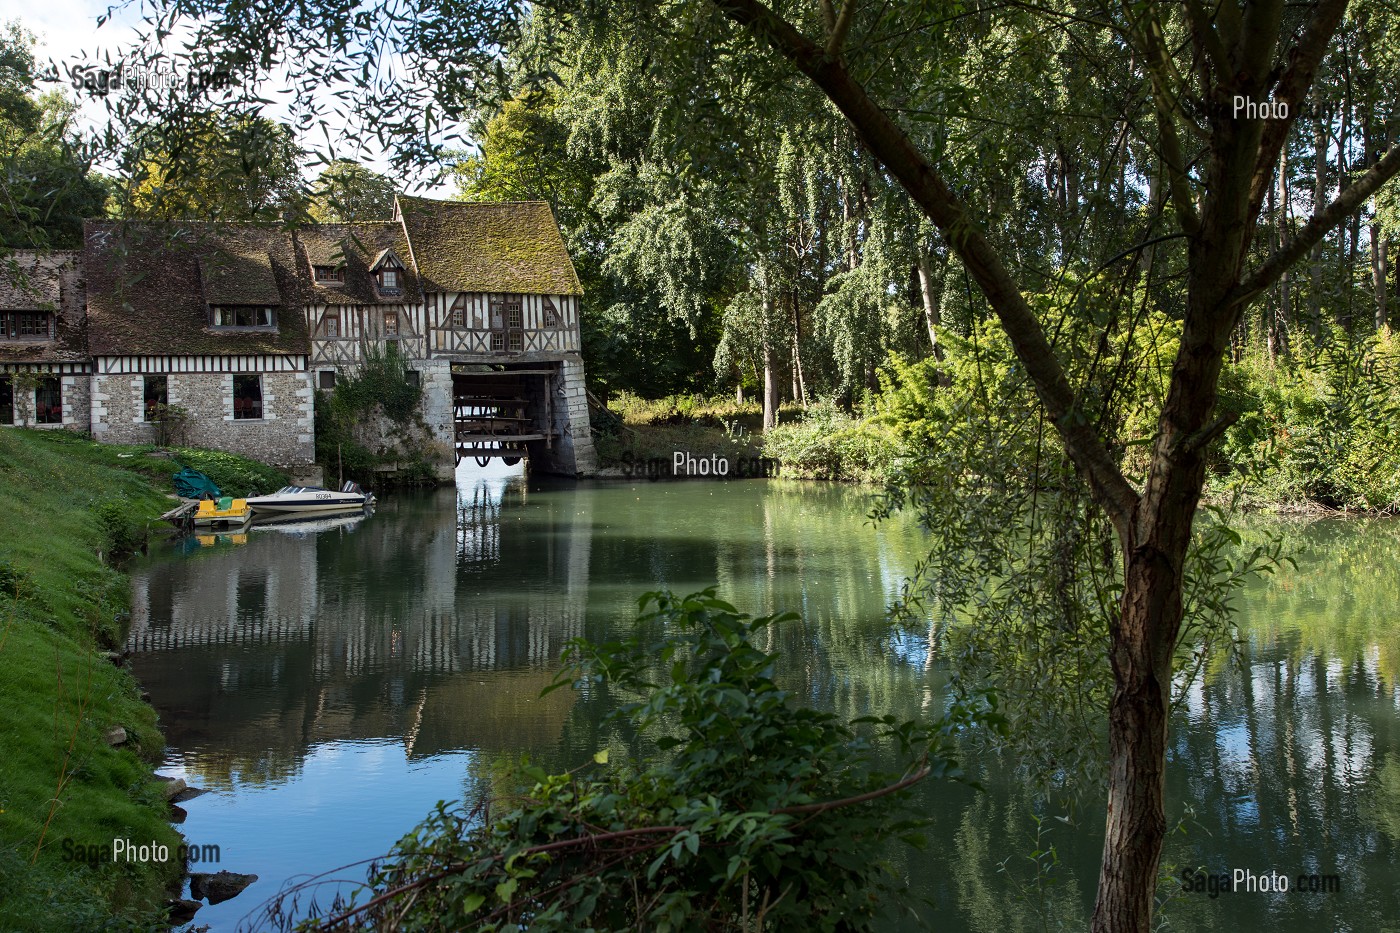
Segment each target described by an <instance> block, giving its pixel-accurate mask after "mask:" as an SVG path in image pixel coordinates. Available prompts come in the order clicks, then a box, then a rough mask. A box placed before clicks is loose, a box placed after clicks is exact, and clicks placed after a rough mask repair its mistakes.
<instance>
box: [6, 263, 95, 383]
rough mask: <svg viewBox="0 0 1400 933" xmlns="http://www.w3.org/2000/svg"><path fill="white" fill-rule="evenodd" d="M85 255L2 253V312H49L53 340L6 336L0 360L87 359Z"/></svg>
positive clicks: (19, 361)
mask: <svg viewBox="0 0 1400 933" xmlns="http://www.w3.org/2000/svg"><path fill="white" fill-rule="evenodd" d="M83 300H84V294H83V278H82V264H81V255H80V254H79V253H78V252H77V251H76V250H52V251H50V252H43V253H36V252H31V251H28V250H25V251H16V252H12V253H8V254H0V310H5V311H49V312H53V314H54V336H53V339H52V340H15V341H10V340H3V339H0V363H69V362H77V361H81V360H85V359H87V356H88V351H87V333H86V330H85V327H84V322H83Z"/></svg>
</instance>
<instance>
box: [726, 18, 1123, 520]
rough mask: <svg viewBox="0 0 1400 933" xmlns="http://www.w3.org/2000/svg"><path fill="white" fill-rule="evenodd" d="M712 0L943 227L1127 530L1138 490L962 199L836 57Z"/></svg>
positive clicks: (1073, 453) (780, 24) (1096, 491)
mask: <svg viewBox="0 0 1400 933" xmlns="http://www.w3.org/2000/svg"><path fill="white" fill-rule="evenodd" d="M712 2H713V3H714V4H715V6H716V7H718V8H719V9H720V11H721V12H723V13H724V14H725V15H726V16H728V17H729V18H730V19H731V20H733V21H734V22H735V23H737V24H738V25H740V26H742V27H743V28H745V29H747V30H749V31H751V32H752V33H753V34H755V35H756V36H758V37H759V38H761V39H763V40H764V41H766V42H767V43H768V44H769V45H770V46H772V48H773V49H774V51H776V52H777V53H778V54H779V55H781V56H782V57H784V58H785V59H787V60H788V61H789V62H790V63H791V64H792V65H793V66H794V67H795V68H796V69H797V70H798V71H800V72H802V74H804V75H806V76H807V77H808V78H809V79H810V80H811V81H812V82H813V83H814V84H815V85H816V86H817V87H818V88H820V89H821V90H822V92H823V93H825V94H826V96H827V98H828V99H829V100H830V101H831V102H832V103H833V104H835V105H836V107H837V108H838V109H840V111H841V112H842V113H843V114H844V115H845V116H846V119H847V120H849V121H850V123H851V125H852V126H853V127H854V128H855V131H856V133H857V134H858V135H859V137H860V139H861V141H862V142H863V143H864V144H865V146H866V147H867V149H868V150H869V151H870V153H871V154H872V155H873V156H874V157H875V158H876V159H878V160H879V161H880V163H881V164H883V165H884V166H885V168H886V169H888V170H889V172H890V174H891V175H893V176H894V177H895V178H896V179H897V180H898V181H899V183H900V185H901V186H902V187H903V188H904V190H905V191H906V192H908V194H909V196H910V197H911V198H912V199H913V200H914V202H915V203H916V204H918V205H919V208H920V209H921V210H922V211H923V212H924V214H925V215H926V216H927V217H928V218H929V220H931V221H932V222H933V223H934V225H935V226H936V227H938V229H939V230H940V231H942V233H943V236H944V238H945V239H946V240H947V242H948V245H949V247H950V248H951V249H952V250H953V251H954V252H956V253H957V254H958V257H959V258H960V259H961V260H962V262H963V265H964V267H965V268H966V269H967V271H968V273H969V274H970V275H971V276H972V277H973V278H974V279H975V280H976V281H977V284H978V286H979V287H980V288H981V290H982V293H983V294H984V295H985V296H986V298H987V303H988V304H989V305H991V308H992V311H993V312H994V313H995V314H996V316H997V318H998V319H999V320H1000V321H1001V326H1002V329H1003V330H1005V331H1006V335H1007V337H1008V338H1009V339H1010V341H1011V346H1012V348H1013V349H1014V350H1015V352H1016V357H1017V359H1019V360H1020V362H1021V365H1022V366H1024V367H1025V368H1026V373H1027V375H1028V376H1029V377H1030V380H1031V384H1032V385H1033V386H1034V388H1035V392H1036V395H1037V397H1038V398H1039V399H1040V402H1041V404H1042V405H1044V406H1045V409H1046V412H1047V413H1048V414H1049V415H1050V417H1051V420H1052V421H1053V422H1054V424H1055V428H1056V430H1057V431H1058V432H1059V434H1060V437H1061V438H1062V439H1063V441H1064V444H1065V449H1066V450H1067V451H1068V453H1069V456H1070V458H1071V459H1072V460H1073V461H1074V464H1075V466H1076V468H1077V469H1078V470H1079V471H1080V473H1081V475H1083V476H1084V477H1085V479H1086V480H1087V482H1088V484H1089V487H1090V490H1091V491H1092V493H1093V495H1094V498H1095V499H1096V500H1097V501H1098V502H1099V504H1100V505H1101V506H1102V507H1103V508H1104V510H1105V511H1106V512H1107V513H1108V515H1109V517H1110V518H1111V520H1112V521H1113V523H1114V526H1115V527H1116V528H1117V529H1118V530H1119V532H1120V533H1122V534H1125V535H1126V533H1127V529H1128V523H1129V521H1130V519H1131V516H1132V514H1133V510H1134V509H1135V508H1136V507H1137V501H1138V494H1137V491H1136V490H1134V489H1133V487H1132V485H1131V484H1130V483H1129V482H1128V481H1127V479H1125V478H1124V476H1123V474H1122V472H1121V471H1120V470H1119V469H1118V465H1117V463H1116V462H1115V461H1114V459H1113V456H1112V455H1111V454H1110V453H1109V451H1108V448H1107V447H1106V446H1105V444H1104V442H1103V439H1102V438H1100V437H1099V436H1098V433H1097V432H1096V431H1095V430H1094V427H1093V425H1091V424H1090V423H1089V420H1088V418H1087V417H1085V415H1084V413H1083V412H1082V411H1081V410H1080V408H1079V406H1078V404H1077V399H1076V397H1075V394H1074V390H1073V389H1072V388H1071V386H1070V382H1069V378H1068V376H1067V375H1066V374H1065V370H1064V367H1063V366H1062V365H1061V364H1060V361H1059V359H1058V357H1056V355H1055V350H1054V348H1053V347H1052V346H1051V345H1050V341H1049V339H1048V337H1047V336H1046V333H1045V329H1044V328H1043V327H1042V326H1041V324H1040V321H1039V319H1037V318H1036V316H1035V312H1033V311H1032V310H1031V308H1030V305H1029V304H1028V303H1027V302H1026V298H1025V295H1023V294H1022V292H1021V290H1020V287H1019V285H1018V284H1017V282H1016V280H1015V279H1014V278H1013V277H1012V275H1011V273H1010V272H1009V271H1008V270H1007V268H1006V266H1005V264H1004V263H1003V262H1002V260H1001V255H1000V254H999V253H998V252H997V250H996V249H995V248H994V247H993V246H992V245H991V243H989V242H988V241H987V238H986V237H985V236H984V235H983V234H982V231H981V230H980V229H978V226H977V224H976V223H975V222H974V221H973V220H972V217H971V216H970V214H969V213H968V210H967V208H966V206H965V205H964V204H963V203H962V201H961V199H959V198H958V196H957V195H956V194H954V193H953V190H952V189H951V188H950V187H949V186H948V183H947V182H946V181H944V179H943V177H942V176H941V175H940V174H939V173H938V171H937V170H936V169H935V168H934V167H933V166H932V165H930V164H929V162H928V160H926V159H925V158H924V156H923V155H922V153H920V152H919V150H918V148H917V147H916V146H915V145H914V143H913V142H912V141H911V140H910V139H909V137H908V135H906V134H905V132H904V131H903V130H902V129H900V127H899V126H898V125H897V124H896V123H895V122H894V120H893V119H892V118H891V117H890V115H889V114H888V113H886V112H885V111H884V110H883V109H881V108H880V106H879V105H878V104H876V103H875V102H874V101H873V100H872V99H871V98H870V95H869V94H868V93H867V92H866V90H865V88H864V87H863V86H862V85H860V84H859V83H858V82H857V81H855V80H854V79H853V78H852V77H851V75H850V73H849V72H847V71H846V69H845V67H844V66H843V65H842V64H841V62H840V61H838V60H835V59H833V58H832V57H830V56H828V55H827V54H826V52H825V50H824V49H822V48H821V47H820V46H818V45H816V44H815V43H813V42H812V41H811V40H810V39H808V38H807V37H806V36H804V35H803V34H802V33H800V32H798V31H797V29H795V28H794V27H793V26H792V24H790V23H788V22H787V21H786V20H784V19H782V18H781V17H779V16H778V15H777V14H776V13H774V12H773V11H772V10H770V9H769V8H768V7H767V6H765V5H764V4H763V3H761V2H759V0H712Z"/></svg>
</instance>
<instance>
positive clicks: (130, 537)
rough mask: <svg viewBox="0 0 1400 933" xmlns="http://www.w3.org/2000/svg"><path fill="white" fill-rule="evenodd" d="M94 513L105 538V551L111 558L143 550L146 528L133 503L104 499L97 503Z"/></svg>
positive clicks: (123, 500) (124, 500)
mask: <svg viewBox="0 0 1400 933" xmlns="http://www.w3.org/2000/svg"><path fill="white" fill-rule="evenodd" d="M96 513H97V520H98V521H99V522H100V523H101V524H102V530H103V531H104V532H105V533H106V536H107V551H108V553H109V554H110V555H111V556H112V557H121V556H123V555H126V554H134V553H135V552H136V551H141V550H145V548H146V537H147V533H148V527H147V523H146V519H145V517H144V516H142V515H141V513H140V512H139V511H138V510H137V507H136V504H135V503H133V502H130V501H128V500H126V499H106V500H103V501H102V502H100V503H98V505H97V509H96Z"/></svg>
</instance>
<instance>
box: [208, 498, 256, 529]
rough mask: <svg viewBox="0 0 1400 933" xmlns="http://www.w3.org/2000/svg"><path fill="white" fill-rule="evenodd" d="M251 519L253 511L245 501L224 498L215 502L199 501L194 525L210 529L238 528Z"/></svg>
mask: <svg viewBox="0 0 1400 933" xmlns="http://www.w3.org/2000/svg"><path fill="white" fill-rule="evenodd" d="M252 517H253V510H252V509H251V508H249V507H248V500H247V499H233V498H230V497H229V496H224V497H223V498H221V499H217V500H216V499H201V500H200V502H199V508H198V509H197V510H196V511H195V513H194V523H195V525H197V526H199V525H204V526H208V527H211V528H239V527H242V526H243V525H246V524H248V520H249V519H250V518H252Z"/></svg>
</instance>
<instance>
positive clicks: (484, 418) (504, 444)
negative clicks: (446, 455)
mask: <svg viewBox="0 0 1400 933" xmlns="http://www.w3.org/2000/svg"><path fill="white" fill-rule="evenodd" d="M557 377H558V370H557V368H556V367H555V366H554V365H553V364H548V363H544V364H537V365H535V366H533V367H530V368H520V369H508V368H503V369H486V368H483V367H476V366H466V365H461V364H458V365H454V366H453V367H452V423H453V438H454V441H453V447H454V448H455V451H456V462H457V463H461V462H462V461H463V460H464V459H466V458H467V457H472V458H474V459H475V460H476V462H477V463H478V464H479V465H480V466H485V465H486V464H487V463H488V462H489V461H490V460H491V458H493V457H500V458H501V459H502V460H503V461H505V463H506V465H507V466H511V465H514V464H516V463H519V462H520V458H522V457H524V456H526V455H527V453H528V452H529V450H528V445H530V444H531V443H535V442H543V443H544V445H545V446H546V448H552V447H553V446H554V439H555V430H554V420H555V419H554V414H555V413H554V392H553V387H554V384H555V380H556V378H557Z"/></svg>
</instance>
